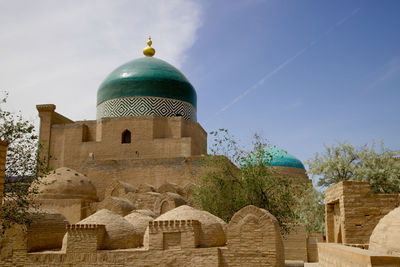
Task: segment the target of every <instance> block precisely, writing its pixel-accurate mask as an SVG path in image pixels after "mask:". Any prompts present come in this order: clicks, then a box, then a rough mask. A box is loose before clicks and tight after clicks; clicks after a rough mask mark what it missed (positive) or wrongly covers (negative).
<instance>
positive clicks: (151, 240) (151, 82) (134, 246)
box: [0, 39, 400, 267]
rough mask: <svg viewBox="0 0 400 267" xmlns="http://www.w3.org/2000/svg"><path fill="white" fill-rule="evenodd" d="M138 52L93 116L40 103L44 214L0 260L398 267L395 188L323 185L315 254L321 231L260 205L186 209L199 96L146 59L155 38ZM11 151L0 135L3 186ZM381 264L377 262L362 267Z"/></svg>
mask: <svg viewBox="0 0 400 267" xmlns="http://www.w3.org/2000/svg"><path fill="white" fill-rule="evenodd" d="M143 53H144V54H145V57H143V58H139V59H135V60H133V61H130V62H128V63H126V64H124V65H122V66H120V67H118V68H117V69H115V70H114V71H113V72H112V73H111V74H110V75H109V76H108V77H106V79H105V80H104V81H103V83H102V84H101V85H100V87H99V89H98V92H97V118H96V120H89V121H87V120H85V121H72V120H70V119H68V118H66V117H65V116H63V115H61V114H59V113H57V112H56V111H55V109H56V106H55V105H53V104H44V105H37V110H38V112H39V116H40V121H41V123H40V144H41V147H42V149H41V154H40V157H41V158H42V159H44V160H46V161H47V162H48V166H49V167H50V168H52V169H53V170H54V171H52V172H51V173H50V174H49V175H47V176H46V177H45V178H43V182H42V183H41V184H40V188H39V189H40V194H39V196H38V197H37V201H38V202H39V203H40V204H41V209H40V210H39V211H37V212H35V213H34V215H33V216H34V217H33V218H34V219H33V223H32V224H31V225H30V226H29V227H28V229H27V231H23V230H22V228H19V227H14V228H12V229H10V230H9V231H7V232H6V234H5V235H4V236H2V238H1V240H0V266H32V267H33V266H35V267H36V266H43V267H45V266H46V267H47V266H65V267H66V266H93V267H94V266H285V260H297V261H300V262H301V261H303V262H307V261H309V262H316V261H318V257H319V261H320V266H400V265H384V262H385V260H386V261H387V262H390V263H391V264H392V263H393V262H395V261H396V260H397V259H398V257H397V256H398V255H399V254H400V250H397V249H398V248H399V246H396V245H395V244H393V242H394V238H391V237H388V236H387V235H385V229H388V228H390V229H394V231H398V227H397V228H396V224H393V223H392V222H393V221H396V220H398V219H396V218H399V217H400V216H398V213H399V212H394V211H393V212H394V213H389V214H388V212H389V211H390V210H392V209H393V208H395V207H396V206H398V202H399V198H398V195H391V196H381V195H373V194H371V193H370V192H369V186H368V184H365V183H360V182H358V183H357V182H356V183H351V182H345V183H341V184H338V185H336V186H334V187H333V188H330V189H329V190H327V196H326V197H327V200H326V218H327V220H326V222H327V227H326V228H327V238H328V242H332V243H333V244H324V243H319V244H318V246H319V254H318V252H317V242H321V241H322V237H321V236H320V235H312V236H310V237H308V238H307V234H306V231H305V227H304V226H298V227H297V230H296V231H295V232H293V233H291V234H290V235H288V236H286V237H285V239H283V238H282V236H281V233H280V229H279V225H278V222H277V220H276V218H275V217H274V216H273V215H271V214H270V213H269V212H268V211H266V210H263V209H260V208H257V207H254V206H247V207H244V208H243V209H241V210H240V211H238V212H237V213H236V214H235V215H234V216H233V218H232V219H231V221H230V222H229V223H228V224H227V223H226V222H224V221H223V220H222V219H220V218H218V217H216V216H214V215H212V214H210V213H208V212H206V211H202V210H198V209H195V208H193V207H191V206H190V203H191V194H192V189H193V186H194V182H195V178H196V177H198V176H200V175H201V174H202V173H203V172H204V171H206V170H207V169H206V167H205V166H204V165H203V164H202V157H203V156H204V154H206V153H207V133H206V132H205V131H204V129H203V128H202V127H201V125H200V124H199V123H198V122H197V115H196V113H197V99H196V92H195V90H194V88H193V86H192V85H191V84H190V82H189V81H188V80H187V79H186V78H185V76H184V75H183V74H182V73H181V72H180V71H179V70H177V69H176V68H175V67H173V66H171V65H170V64H168V63H167V62H165V61H163V60H160V59H157V58H154V57H153V55H154V53H155V50H154V49H153V48H152V47H151V40H150V39H149V41H148V46H147V47H146V48H145V49H144V50H143ZM6 146H7V145H6V144H3V143H2V142H0V163H1V166H2V167H0V190H1V191H2V188H3V183H2V182H1V181H4V162H5V160H4V159H5V152H6ZM269 149H270V150H269V151H267V152H268V155H272V158H271V160H270V164H271V165H272V166H273V168H275V169H276V170H277V171H278V172H279V173H281V174H285V175H289V176H291V177H293V178H294V179H298V181H299V182H309V180H308V177H307V174H306V172H305V168H304V166H303V164H302V163H301V161H300V160H298V159H297V158H295V157H294V156H292V155H290V154H288V153H286V152H285V151H283V150H281V149H278V148H269ZM0 203H1V202H0ZM395 211H396V210H395ZM386 214H388V215H387V216H390V217H384V216H385V215H386ZM381 218H383V219H382V220H381V222H379V219H381ZM385 218H389V219H385ZM391 218H392V219H391ZM393 218H394V219H393ZM383 220H384V221H383ZM378 222H379V224H378ZM396 222H397V221H396ZM376 225H378V226H376ZM379 225H380V226H379ZM375 226H376V227H375ZM396 229H397V230H396ZM370 236H371V239H370ZM393 236H394V237H399V235H398V234H397V233H396V234H395V235H393ZM368 241H369V243H370V245H371V248H372V249H373V251H375V252H371V251H368V252H367V254H368V253H381V254H382V253H392V255H397V256H391V257H390V258H384V259H383V258H382V257H381V258H377V257H376V256H371V255H372V254H371V255H370V254H368V255H367V256H365V255H364V254H365V253H366V252H365V250H361V249H360V248H359V247H362V248H367V247H368ZM337 243H344V244H342V245H339V244H337ZM372 244H373V245H372ZM345 245H346V246H345ZM350 246H351V247H350ZM357 249H359V250H361V251H362V253H364V254H362V253H361V254H362V255H364V256H362V257H361V258H360V257H358V256H357V255H359V254H357V253H358V252H359V251H357ZM354 250H356V251H355V252H354ZM352 253H353V254H352ZM396 253H397V254H396ZM374 255H375V254H374ZM382 259H383V260H382ZM377 260H378V262H379V264H381V265H376V264H375V265H373V264H372V265H363V264H365V263H366V262H373V261H377ZM359 262H362V263H361V265H357V264H358V263H359ZM399 262H400V261H399ZM287 264H290V262H289V261H287Z"/></svg>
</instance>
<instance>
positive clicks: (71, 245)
mask: <svg viewBox="0 0 400 267" xmlns="http://www.w3.org/2000/svg"><path fill="white" fill-rule="evenodd" d="M66 228H67V234H68V238H67V247H66V251H67V253H70V252H73V253H76V252H78V253H87V252H94V251H96V250H98V249H101V246H102V241H103V237H104V234H105V226H104V225H102V224H72V225H71V224H70V225H67V226H66Z"/></svg>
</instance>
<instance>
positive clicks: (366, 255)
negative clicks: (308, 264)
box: [318, 243, 400, 267]
mask: <svg viewBox="0 0 400 267" xmlns="http://www.w3.org/2000/svg"><path fill="white" fill-rule="evenodd" d="M318 255H319V263H318V266H319V267H395V266H400V257H391V256H387V255H379V254H377V253H374V252H371V251H368V250H365V249H360V248H355V247H349V246H344V245H341V244H332V243H318Z"/></svg>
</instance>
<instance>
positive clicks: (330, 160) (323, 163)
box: [306, 142, 400, 193]
mask: <svg viewBox="0 0 400 267" xmlns="http://www.w3.org/2000/svg"><path fill="white" fill-rule="evenodd" d="M399 154H400V150H398V151H396V150H390V149H388V148H385V146H384V144H383V142H382V143H381V145H380V151H376V150H375V143H372V145H371V146H368V144H365V145H363V146H353V145H350V144H348V143H346V142H339V143H338V144H336V145H332V146H330V147H329V146H325V151H324V152H323V153H321V154H319V153H316V155H315V157H314V159H312V160H309V161H307V162H306V163H307V164H308V165H309V171H308V172H309V173H310V174H311V175H312V176H314V177H315V176H320V178H319V181H318V186H324V187H327V186H331V185H334V184H336V183H338V182H340V181H345V180H356V181H368V182H369V183H370V185H371V189H372V191H373V192H377V193H399V192H400V162H399V161H396V160H395V159H394V156H396V155H399Z"/></svg>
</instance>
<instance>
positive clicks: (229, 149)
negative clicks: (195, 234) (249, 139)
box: [194, 129, 298, 234]
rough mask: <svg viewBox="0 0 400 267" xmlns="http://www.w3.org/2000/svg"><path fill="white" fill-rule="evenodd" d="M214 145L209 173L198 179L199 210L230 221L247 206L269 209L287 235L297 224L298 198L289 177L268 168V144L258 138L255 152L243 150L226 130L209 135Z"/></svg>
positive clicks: (206, 158)
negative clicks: (265, 149) (266, 149)
mask: <svg viewBox="0 0 400 267" xmlns="http://www.w3.org/2000/svg"><path fill="white" fill-rule="evenodd" d="M210 136H211V137H212V145H211V147H210V152H211V153H210V154H209V155H207V156H206V157H205V166H207V169H208V171H207V172H206V173H205V174H204V175H203V176H202V177H200V178H199V181H198V183H197V186H196V188H195V192H194V203H195V205H197V206H199V207H200V208H202V209H204V210H207V211H209V212H210V213H212V214H214V215H216V216H218V217H220V218H222V219H223V220H225V221H227V222H228V221H229V220H230V219H231V217H232V216H233V214H234V213H235V212H237V211H238V210H240V209H241V208H243V207H245V206H247V205H250V204H251V205H255V206H257V207H260V208H263V209H266V210H268V211H269V212H270V213H271V214H273V215H274V216H275V217H276V219H277V220H278V222H279V225H280V226H281V229H282V233H284V234H285V233H288V232H289V231H290V230H291V228H292V227H293V226H294V225H295V223H296V220H297V218H298V216H297V215H296V213H295V207H296V204H297V200H298V198H297V195H296V194H293V190H294V187H295V185H294V184H293V181H292V179H291V178H290V177H287V176H283V175H279V174H277V173H275V172H274V170H273V168H269V167H268V164H266V158H267V161H268V157H270V158H272V157H271V156H270V155H266V152H265V151H264V148H266V146H267V145H268V144H267V142H265V141H264V140H263V139H262V138H260V137H259V136H257V135H255V138H254V140H253V143H252V149H251V150H250V151H247V152H246V151H245V150H244V149H241V148H240V146H239V144H238V142H237V141H235V139H234V138H233V137H232V136H231V135H229V133H228V131H227V130H224V129H220V130H219V131H214V132H211V133H210Z"/></svg>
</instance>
